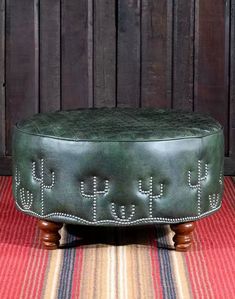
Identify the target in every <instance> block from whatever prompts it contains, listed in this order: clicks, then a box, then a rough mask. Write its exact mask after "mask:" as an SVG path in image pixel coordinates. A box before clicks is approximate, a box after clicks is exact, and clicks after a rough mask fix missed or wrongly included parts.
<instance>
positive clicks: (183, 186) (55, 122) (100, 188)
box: [13, 108, 224, 225]
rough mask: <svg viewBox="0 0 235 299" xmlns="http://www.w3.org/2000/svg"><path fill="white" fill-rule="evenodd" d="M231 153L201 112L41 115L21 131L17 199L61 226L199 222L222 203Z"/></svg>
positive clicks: (16, 139) (16, 140) (17, 134)
mask: <svg viewBox="0 0 235 299" xmlns="http://www.w3.org/2000/svg"><path fill="white" fill-rule="evenodd" d="M223 156H224V153H223V132H222V127H221V125H220V124H219V123H218V122H216V121H215V120H213V119H212V118H210V117H209V116H202V115H200V114H197V113H186V112H179V111H171V110H156V109H153V108H145V109H132V108H102V109H80V110H74V111H64V112H53V113H45V114H38V115H35V116H33V117H32V118H30V119H27V120H24V121H21V122H20V123H18V124H17V125H16V126H15V128H14V136H13V158H14V159H13V176H14V178H13V189H14V196H15V200H16V205H17V207H18V208H19V209H20V210H21V211H23V212H25V213H28V214H30V215H35V216H37V217H39V218H45V219H48V220H51V221H60V222H66V223H74V224H88V225H136V224H145V223H179V222H186V221H192V220H196V219H199V218H201V217H203V216H206V215H209V214H211V213H213V212H214V211H216V210H218V209H219V208H220V206H221V198H222V192H223Z"/></svg>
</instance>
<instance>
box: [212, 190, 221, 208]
mask: <svg viewBox="0 0 235 299" xmlns="http://www.w3.org/2000/svg"><path fill="white" fill-rule="evenodd" d="M219 199H220V195H219V193H217V194H215V193H214V194H212V195H209V202H210V207H211V208H212V209H213V208H215V207H216V206H217V204H218V202H219Z"/></svg>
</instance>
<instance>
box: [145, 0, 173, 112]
mask: <svg viewBox="0 0 235 299" xmlns="http://www.w3.org/2000/svg"><path fill="white" fill-rule="evenodd" d="M141 20H142V22H141V24H142V26H141V36H142V38H141V41H142V43H141V48H142V51H141V53H142V55H141V58H142V61H141V63H142V65H141V66H142V68H141V70H142V71H141V73H142V75H141V98H142V100H141V103H142V106H156V107H159V108H164V107H171V97H172V86H171V83H172V82H171V80H172V1H171V0H166V1H162V0H143V1H142V18H141Z"/></svg>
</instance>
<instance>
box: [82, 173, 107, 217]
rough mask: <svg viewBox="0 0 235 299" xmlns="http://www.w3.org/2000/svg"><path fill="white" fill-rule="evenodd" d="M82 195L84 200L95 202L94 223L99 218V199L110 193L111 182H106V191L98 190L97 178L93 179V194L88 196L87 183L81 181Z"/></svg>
mask: <svg viewBox="0 0 235 299" xmlns="http://www.w3.org/2000/svg"><path fill="white" fill-rule="evenodd" d="M80 185H81V194H82V196H83V197H84V198H87V199H92V200H93V221H96V218H97V198H98V196H99V195H101V194H102V195H105V194H106V193H108V191H109V181H108V180H105V186H104V190H98V189H97V177H96V176H94V177H93V183H92V186H93V194H86V193H85V183H84V181H81V184H80Z"/></svg>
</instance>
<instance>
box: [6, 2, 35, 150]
mask: <svg viewBox="0 0 235 299" xmlns="http://www.w3.org/2000/svg"><path fill="white" fill-rule="evenodd" d="M6 24H7V30H6V96H7V102H6V126H7V149H6V154H7V155H8V154H10V151H11V128H12V125H13V124H15V123H16V122H17V121H19V120H20V119H22V118H26V117H29V116H31V115H32V114H34V113H36V112H38V104H39V103H38V59H39V56H38V48H39V45H38V1H37V0H34V1H32V0H21V1H18V0H7V15H6Z"/></svg>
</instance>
